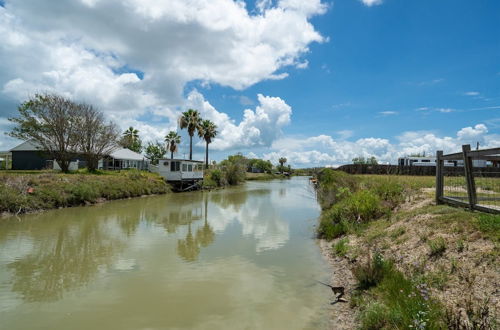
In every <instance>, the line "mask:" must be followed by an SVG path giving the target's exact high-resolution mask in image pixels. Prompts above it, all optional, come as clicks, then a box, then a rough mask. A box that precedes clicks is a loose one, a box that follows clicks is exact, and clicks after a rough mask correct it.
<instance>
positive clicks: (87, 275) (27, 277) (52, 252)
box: [7, 219, 123, 302]
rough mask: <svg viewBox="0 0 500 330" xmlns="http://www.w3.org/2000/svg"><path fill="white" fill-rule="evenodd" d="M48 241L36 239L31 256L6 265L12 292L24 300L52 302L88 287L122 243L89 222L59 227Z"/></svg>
mask: <svg viewBox="0 0 500 330" xmlns="http://www.w3.org/2000/svg"><path fill="white" fill-rule="evenodd" d="M54 236H55V237H51V239H44V240H35V242H36V243H35V245H34V246H33V248H32V251H31V253H29V254H27V255H26V256H24V257H23V258H20V259H18V260H16V261H13V262H11V263H9V264H8V266H7V267H8V269H10V270H11V271H12V272H13V281H12V291H14V292H17V293H19V294H20V295H21V296H22V298H23V299H24V300H25V301H29V302H33V301H54V300H58V299H60V298H61V297H62V296H63V293H64V292H65V291H66V290H70V289H73V288H77V287H80V286H83V285H85V284H87V283H88V282H89V281H91V280H92V279H93V278H94V277H95V276H96V274H97V273H98V271H99V269H100V267H102V266H106V265H110V264H111V263H112V257H113V255H115V254H116V253H117V252H118V251H119V250H121V249H122V248H123V242H120V241H119V240H117V239H115V238H113V237H112V236H111V235H109V234H108V233H107V232H106V230H105V226H103V225H101V224H98V223H96V220H92V219H89V220H88V221H84V222H82V224H81V226H78V227H69V226H65V225H61V226H59V227H58V228H57V229H56V231H55V233H54Z"/></svg>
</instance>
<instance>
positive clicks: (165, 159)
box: [159, 158, 204, 163]
mask: <svg viewBox="0 0 500 330" xmlns="http://www.w3.org/2000/svg"><path fill="white" fill-rule="evenodd" d="M159 160H161V161H171V160H175V161H179V162H192V163H204V161H203V160H189V159H177V158H172V159H170V158H162V159H159Z"/></svg>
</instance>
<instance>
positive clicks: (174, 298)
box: [0, 177, 331, 329]
mask: <svg viewBox="0 0 500 330" xmlns="http://www.w3.org/2000/svg"><path fill="white" fill-rule="evenodd" d="M319 214H320V209H319V206H318V204H317V202H316V199H315V195H314V190H313V188H312V187H311V186H310V185H309V183H308V180H307V178H303V177H295V178H292V179H290V180H279V181H269V182H248V183H246V184H245V185H242V186H238V187H234V188H228V189H223V190H218V191H212V192H192V193H181V194H169V195H164V196H154V197H144V198H136V199H129V200H121V201H114V202H109V203H104V204H100V205H95V206H89V207H75V208H68V209H60V210H52V211H47V212H44V213H40V214H31V215H25V216H21V217H19V218H16V217H12V218H8V219H1V220H0V328H1V329H323V328H326V327H327V325H328V312H329V304H328V303H329V299H330V298H331V296H330V294H329V292H328V290H325V288H324V287H321V286H319V285H317V284H315V280H316V279H318V280H324V279H328V278H329V275H328V273H329V270H328V268H327V267H328V266H326V264H325V262H324V261H323V260H322V257H321V253H320V251H319V247H318V246H317V244H316V242H315V240H314V238H313V237H314V226H315V225H316V221H317V218H318V216H319Z"/></svg>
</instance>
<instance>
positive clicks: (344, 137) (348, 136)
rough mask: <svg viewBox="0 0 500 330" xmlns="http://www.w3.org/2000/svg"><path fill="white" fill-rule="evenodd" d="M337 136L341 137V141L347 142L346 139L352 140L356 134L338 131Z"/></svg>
mask: <svg viewBox="0 0 500 330" xmlns="http://www.w3.org/2000/svg"><path fill="white" fill-rule="evenodd" d="M337 134H338V135H339V138H340V139H341V140H345V139H348V138H350V137H351V136H352V135H353V134H354V132H353V131H351V130H348V129H344V130H341V131H338V132H337Z"/></svg>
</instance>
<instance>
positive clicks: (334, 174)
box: [317, 168, 358, 209]
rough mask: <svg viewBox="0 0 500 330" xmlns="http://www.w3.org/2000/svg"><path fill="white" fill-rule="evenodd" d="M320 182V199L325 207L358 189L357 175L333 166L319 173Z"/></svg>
mask: <svg viewBox="0 0 500 330" xmlns="http://www.w3.org/2000/svg"><path fill="white" fill-rule="evenodd" d="M318 182H319V185H318V190H317V191H318V199H319V202H320V204H321V207H322V208H323V209H326V208H329V207H331V206H332V205H333V204H335V203H337V202H339V201H341V200H342V199H343V198H345V197H348V196H349V195H350V193H352V192H355V191H356V190H357V189H358V180H357V179H356V177H354V176H353V175H350V174H347V173H345V172H342V171H335V170H333V169H331V168H326V169H324V170H322V171H321V172H320V173H319V175H318Z"/></svg>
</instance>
